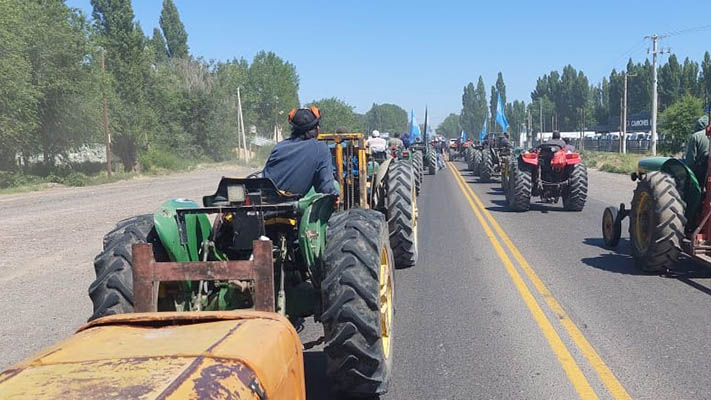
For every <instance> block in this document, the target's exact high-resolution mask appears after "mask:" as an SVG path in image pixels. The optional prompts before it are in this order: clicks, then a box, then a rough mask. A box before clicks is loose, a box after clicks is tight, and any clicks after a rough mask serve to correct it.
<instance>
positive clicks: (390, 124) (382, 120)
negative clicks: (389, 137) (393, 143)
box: [365, 103, 408, 133]
mask: <svg viewBox="0 0 711 400" xmlns="http://www.w3.org/2000/svg"><path fill="white" fill-rule="evenodd" d="M365 124H366V126H367V128H368V132H370V131H372V130H375V129H377V130H379V131H381V132H391V133H395V132H400V133H402V132H405V131H407V124H408V121H407V112H406V111H405V110H403V109H402V108H400V107H399V106H397V105H395V104H380V105H378V104H375V103H373V106H372V107H371V108H370V110H368V112H366V113H365Z"/></svg>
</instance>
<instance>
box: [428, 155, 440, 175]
mask: <svg viewBox="0 0 711 400" xmlns="http://www.w3.org/2000/svg"><path fill="white" fill-rule="evenodd" d="M427 164H428V165H427V167H428V169H429V173H430V175H437V167H438V165H437V154H436V153H435V152H434V150H433V149H430V153H429V154H428V163H427Z"/></svg>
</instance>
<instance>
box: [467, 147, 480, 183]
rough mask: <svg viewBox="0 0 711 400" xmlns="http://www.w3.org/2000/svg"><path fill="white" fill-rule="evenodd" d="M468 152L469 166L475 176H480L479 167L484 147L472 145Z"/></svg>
mask: <svg viewBox="0 0 711 400" xmlns="http://www.w3.org/2000/svg"><path fill="white" fill-rule="evenodd" d="M468 150H469V158H468V160H467V166H468V167H469V170H470V171H472V174H473V175H474V176H479V165H481V158H482V152H483V150H484V146H483V145H482V144H481V143H472V145H471V146H469V148H468Z"/></svg>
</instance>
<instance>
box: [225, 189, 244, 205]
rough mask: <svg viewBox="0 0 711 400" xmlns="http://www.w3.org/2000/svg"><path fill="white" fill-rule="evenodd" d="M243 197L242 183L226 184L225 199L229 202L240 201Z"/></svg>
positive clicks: (242, 200)
mask: <svg viewBox="0 0 711 400" xmlns="http://www.w3.org/2000/svg"><path fill="white" fill-rule="evenodd" d="M244 199H245V189H244V185H230V186H227V201H229V202H230V203H242V202H244Z"/></svg>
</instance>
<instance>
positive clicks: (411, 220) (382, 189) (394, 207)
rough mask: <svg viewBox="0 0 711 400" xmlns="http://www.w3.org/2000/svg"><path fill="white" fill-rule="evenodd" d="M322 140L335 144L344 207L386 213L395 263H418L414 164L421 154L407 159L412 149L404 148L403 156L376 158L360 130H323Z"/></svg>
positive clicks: (334, 163)
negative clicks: (357, 131) (380, 160)
mask: <svg viewBox="0 0 711 400" xmlns="http://www.w3.org/2000/svg"><path fill="white" fill-rule="evenodd" d="M318 140H320V141H324V142H326V143H327V144H328V145H329V147H330V148H331V152H332V156H333V165H334V174H335V176H336V180H337V181H338V183H339V185H341V187H344V190H343V191H342V193H341V197H342V203H343V205H344V207H345V208H352V207H360V208H369V209H373V210H377V211H379V212H380V213H382V214H383V215H385V219H386V221H387V223H388V232H389V235H390V244H391V245H392V250H393V255H394V257H395V266H396V267H398V268H408V267H412V266H414V265H415V264H416V263H417V258H418V252H417V237H418V236H417V212H418V210H417V181H418V180H417V171H416V169H415V167H414V161H415V160H416V159H417V157H416V156H414V158H413V159H412V160H409V159H404V158H405V157H409V155H410V154H411V153H410V152H409V151H408V152H407V153H405V151H404V150H403V151H402V153H401V154H402V157H403V159H398V158H393V157H388V158H386V159H385V160H384V161H382V162H376V161H375V160H373V159H372V158H371V156H370V155H369V153H368V150H367V148H366V146H365V140H364V137H363V135H362V134H360V133H336V134H330V133H323V134H319V136H318ZM406 154H407V155H406ZM366 165H367V168H366V167H365V166H366ZM361 166H363V167H362V169H363V170H362V171H361ZM361 177H365V179H361Z"/></svg>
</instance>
